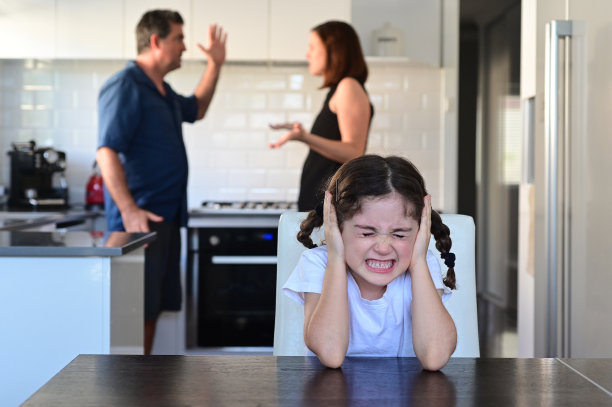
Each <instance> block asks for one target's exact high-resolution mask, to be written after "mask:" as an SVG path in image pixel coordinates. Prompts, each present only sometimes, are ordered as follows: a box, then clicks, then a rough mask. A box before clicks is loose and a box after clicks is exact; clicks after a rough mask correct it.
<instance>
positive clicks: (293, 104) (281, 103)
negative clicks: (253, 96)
mask: <svg viewBox="0 0 612 407" xmlns="http://www.w3.org/2000/svg"><path fill="white" fill-rule="evenodd" d="M303 108H304V95H302V94H301V93H270V94H269V95H268V109H271V110H297V109H303Z"/></svg>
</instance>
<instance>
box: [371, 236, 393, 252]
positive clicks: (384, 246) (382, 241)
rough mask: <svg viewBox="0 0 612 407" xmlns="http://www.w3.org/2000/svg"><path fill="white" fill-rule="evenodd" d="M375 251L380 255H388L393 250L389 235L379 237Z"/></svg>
mask: <svg viewBox="0 0 612 407" xmlns="http://www.w3.org/2000/svg"><path fill="white" fill-rule="evenodd" d="M375 249H376V251H377V252H379V253H388V252H389V251H390V250H391V241H390V237H389V235H378V239H377V241H376V246H375Z"/></svg>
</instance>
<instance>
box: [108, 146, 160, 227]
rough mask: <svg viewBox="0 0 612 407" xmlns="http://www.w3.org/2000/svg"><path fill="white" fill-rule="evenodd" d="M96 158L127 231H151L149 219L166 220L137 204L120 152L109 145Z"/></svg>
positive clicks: (155, 220)
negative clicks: (128, 183)
mask: <svg viewBox="0 0 612 407" xmlns="http://www.w3.org/2000/svg"><path fill="white" fill-rule="evenodd" d="M96 160H97V162H98V166H99V167H100V172H101V173H102V179H103V181H104V186H105V187H106V189H107V190H108V192H109V193H110V195H111V197H112V198H113V201H115V203H116V204H117V207H118V208H119V212H121V219H122V220H123V227H124V228H125V231H126V232H149V223H148V221H149V220H152V221H153V222H161V221H163V220H164V218H162V217H161V216H158V215H156V214H154V213H152V212H149V211H146V210H144V209H141V208H139V207H138V205H136V201H134V198H133V197H132V194H131V193H130V190H129V189H128V186H127V182H126V179H125V172H124V170H123V165H122V164H121V160H120V159H119V154H117V152H116V151H115V150H113V149H111V148H109V147H100V148H99V149H98V152H97V153H96Z"/></svg>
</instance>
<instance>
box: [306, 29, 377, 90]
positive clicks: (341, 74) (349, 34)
mask: <svg viewBox="0 0 612 407" xmlns="http://www.w3.org/2000/svg"><path fill="white" fill-rule="evenodd" d="M312 31H314V32H315V33H317V34H318V35H319V38H321V41H323V44H324V45H325V50H326V52H327V63H326V64H325V74H324V75H323V85H322V86H321V87H322V88H326V87H329V86H331V85H335V84H337V83H338V82H340V81H341V80H342V79H343V78H346V77H351V78H355V79H356V80H357V81H358V82H359V83H361V84H362V85H363V84H364V83H365V81H366V79H368V66H367V65H366V61H365V58H364V57H363V51H362V50H361V44H360V43H359V37H358V36H357V33H356V32H355V30H354V29H353V27H352V26H351V25H350V24H347V23H345V22H343V21H327V22H325V23H323V24H319V25H318V26H316V27H314V28H313V29H312Z"/></svg>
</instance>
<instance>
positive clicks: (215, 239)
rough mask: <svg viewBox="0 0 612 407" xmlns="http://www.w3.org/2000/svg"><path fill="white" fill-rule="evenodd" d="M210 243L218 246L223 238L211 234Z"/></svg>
mask: <svg viewBox="0 0 612 407" xmlns="http://www.w3.org/2000/svg"><path fill="white" fill-rule="evenodd" d="M208 243H210V245H211V246H217V245H219V243H221V239H219V236H217V235H211V236H210V237H209V238H208Z"/></svg>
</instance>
